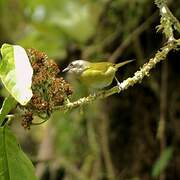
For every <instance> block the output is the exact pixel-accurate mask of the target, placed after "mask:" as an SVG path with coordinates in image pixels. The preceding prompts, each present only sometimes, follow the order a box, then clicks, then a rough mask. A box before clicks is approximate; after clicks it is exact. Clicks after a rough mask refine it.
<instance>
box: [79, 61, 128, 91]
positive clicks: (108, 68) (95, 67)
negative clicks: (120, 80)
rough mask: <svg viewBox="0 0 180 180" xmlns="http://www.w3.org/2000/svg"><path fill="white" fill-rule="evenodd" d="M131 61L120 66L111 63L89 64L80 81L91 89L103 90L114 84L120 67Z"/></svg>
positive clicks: (119, 64)
mask: <svg viewBox="0 0 180 180" xmlns="http://www.w3.org/2000/svg"><path fill="white" fill-rule="evenodd" d="M131 61H132V60H130V61H125V62H122V63H118V64H113V63H109V62H99V63H89V65H88V67H87V68H86V69H85V70H84V71H83V72H82V73H81V75H80V80H81V81H82V82H83V83H84V84H85V85H86V86H87V87H89V88H96V89H97V88H98V89H102V88H104V87H107V86H109V85H110V84H111V83H112V81H113V79H114V77H115V73H116V71H117V70H118V68H119V67H121V66H123V65H125V64H127V63H130V62H131Z"/></svg>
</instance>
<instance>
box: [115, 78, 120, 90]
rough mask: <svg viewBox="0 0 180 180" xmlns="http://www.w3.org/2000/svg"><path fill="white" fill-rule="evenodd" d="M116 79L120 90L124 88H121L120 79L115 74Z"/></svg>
mask: <svg viewBox="0 0 180 180" xmlns="http://www.w3.org/2000/svg"><path fill="white" fill-rule="evenodd" d="M115 80H116V82H117V86H118V88H119V90H120V91H121V90H122V88H121V83H120V82H119V81H118V79H117V77H116V76H115Z"/></svg>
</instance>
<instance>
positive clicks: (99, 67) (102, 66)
mask: <svg viewBox="0 0 180 180" xmlns="http://www.w3.org/2000/svg"><path fill="white" fill-rule="evenodd" d="M110 66H112V63H107V62H106V63H105V62H99V63H92V64H91V67H90V69H91V71H94V73H106V72H107V71H108V69H109V67H110Z"/></svg>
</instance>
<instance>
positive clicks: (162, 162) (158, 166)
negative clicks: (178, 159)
mask: <svg viewBox="0 0 180 180" xmlns="http://www.w3.org/2000/svg"><path fill="white" fill-rule="evenodd" d="M172 155H173V148H172V147H167V148H166V149H165V150H164V152H163V153H162V154H161V156H160V157H159V159H158V160H157V161H156V162H155V164H154V166H153V169H152V176H153V177H158V176H159V175H160V174H161V172H162V171H163V170H164V169H165V168H166V167H167V166H168V163H169V161H170V159H171V158H172Z"/></svg>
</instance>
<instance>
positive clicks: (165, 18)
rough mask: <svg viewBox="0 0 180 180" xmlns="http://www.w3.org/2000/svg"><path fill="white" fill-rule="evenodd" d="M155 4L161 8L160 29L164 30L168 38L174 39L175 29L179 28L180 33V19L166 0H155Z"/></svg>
mask: <svg viewBox="0 0 180 180" xmlns="http://www.w3.org/2000/svg"><path fill="white" fill-rule="evenodd" d="M155 4H156V5H157V7H158V8H159V10H160V15H161V20H160V22H161V24H160V25H159V26H158V30H162V31H163V33H164V34H165V36H166V38H167V39H168V40H172V39H174V35H173V30H177V31H178V32H179V33H180V23H179V21H178V19H177V18H176V17H175V16H174V15H173V14H172V12H171V11H170V9H169V8H168V6H167V1H166V0H155Z"/></svg>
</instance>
